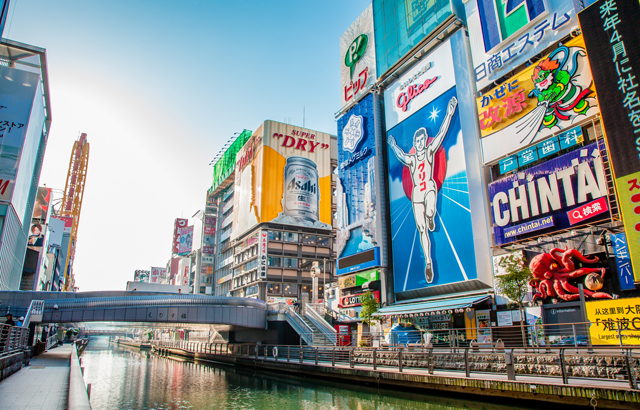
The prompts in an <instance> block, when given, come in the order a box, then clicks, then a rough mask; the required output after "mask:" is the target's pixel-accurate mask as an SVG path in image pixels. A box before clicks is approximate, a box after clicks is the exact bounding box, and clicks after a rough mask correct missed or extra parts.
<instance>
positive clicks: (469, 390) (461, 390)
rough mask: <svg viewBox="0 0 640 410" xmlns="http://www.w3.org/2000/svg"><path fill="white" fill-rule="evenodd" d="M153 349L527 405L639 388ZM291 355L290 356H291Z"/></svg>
mask: <svg viewBox="0 0 640 410" xmlns="http://www.w3.org/2000/svg"><path fill="white" fill-rule="evenodd" d="M153 350H154V352H155V353H157V354H160V355H175V356H181V357H185V358H190V359H191V358H193V359H194V360H200V361H208V362H217V363H224V364H227V365H233V366H238V367H245V368H251V369H255V370H259V371H263V372H266V373H269V372H277V373H278V374H280V375H281V374H289V375H291V376H294V377H298V378H321V379H326V380H331V381H334V382H339V383H340V382H342V383H344V382H347V383H354V382H355V383H361V384H368V385H370V386H371V385H373V386H379V387H383V388H391V389H396V390H397V389H399V388H400V389H407V390H411V391H412V392H416V391H423V392H424V393H430V392H431V393H433V392H434V391H436V392H438V391H439V392H447V393H448V394H466V395H473V396H485V397H497V398H501V399H508V400H527V401H530V402H531V404H532V405H533V406H535V405H536V404H535V402H538V404H539V405H543V403H545V402H546V403H553V404H556V405H558V404H561V405H565V406H586V407H591V406H592V405H593V404H596V405H597V407H598V408H609V409H634V410H635V409H638V408H640V391H638V390H632V389H631V388H628V387H624V384H622V383H619V382H615V381H606V380H604V381H603V380H582V379H572V380H570V381H569V384H562V380H561V379H558V378H554V377H541V376H528V375H518V377H517V380H516V381H511V380H507V377H506V375H504V374H485V373H475V374H471V375H470V377H465V373H464V372H454V371H438V370H436V371H435V372H433V374H430V373H429V371H428V370H420V369H405V370H404V371H403V372H399V371H398V369H397V368H396V369H394V368H388V367H386V368H385V367H381V366H378V367H377V369H376V370H374V369H373V367H372V366H367V365H358V364H356V365H355V366H354V367H353V368H351V367H350V366H349V365H348V364H343V363H340V364H338V363H336V364H335V365H332V364H331V362H328V363H327V362H319V363H318V364H316V363H315V361H314V360H306V359H305V360H303V362H302V363H300V362H299V360H298V358H297V357H296V358H295V359H293V358H291V359H290V361H287V359H286V358H284V359H283V358H279V359H278V360H277V361H276V360H275V359H274V358H271V357H270V358H267V359H266V360H265V359H264V358H262V357H258V358H255V357H253V356H247V355H233V354H212V353H201V352H192V351H188V350H185V349H179V348H175V347H160V346H154V348H153ZM294 360H295V361H294Z"/></svg>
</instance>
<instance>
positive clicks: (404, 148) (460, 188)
mask: <svg viewBox="0 0 640 410" xmlns="http://www.w3.org/2000/svg"><path fill="white" fill-rule="evenodd" d="M456 108H457V96H456V87H455V86H454V87H453V88H451V89H449V91H446V92H445V93H444V94H442V95H440V96H439V97H437V98H436V99H435V100H433V101H432V102H431V103H429V104H427V105H426V106H424V107H422V108H421V109H420V110H418V111H417V112H416V113H415V114H413V115H412V116H410V117H409V118H407V119H405V120H404V121H402V122H401V123H399V124H398V125H396V126H395V127H393V128H391V129H390V130H389V131H388V133H387V140H388V148H389V149H388V152H389V155H388V158H389V195H390V202H391V204H390V207H391V237H392V252H393V268H394V284H395V291H396V293H397V292H403V291H408V290H413V289H420V288H424V287H427V286H436V285H442V284H447V283H454V282H460V281H465V280H470V279H476V278H477V272H476V265H475V254H474V244H473V235H472V231H471V213H470V212H471V211H470V204H469V193H468V192H469V190H468V188H467V171H466V165H465V156H464V148H463V141H462V131H461V128H460V118H459V116H458V115H457V109H456Z"/></svg>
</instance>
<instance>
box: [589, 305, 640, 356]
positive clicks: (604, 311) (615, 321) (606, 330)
mask: <svg viewBox="0 0 640 410" xmlns="http://www.w3.org/2000/svg"><path fill="white" fill-rule="evenodd" d="M586 307H587V318H588V320H589V321H590V322H592V323H593V324H592V325H591V326H589V333H590V334H591V343H592V344H594V345H614V346H619V345H620V338H619V336H618V334H620V336H622V344H623V345H638V344H640V298H628V299H613V300H602V301H594V302H587V303H586ZM618 326H619V330H618Z"/></svg>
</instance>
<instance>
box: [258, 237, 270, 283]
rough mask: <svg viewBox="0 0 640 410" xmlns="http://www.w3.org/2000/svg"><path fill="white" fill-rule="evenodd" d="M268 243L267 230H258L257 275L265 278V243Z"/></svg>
mask: <svg viewBox="0 0 640 410" xmlns="http://www.w3.org/2000/svg"><path fill="white" fill-rule="evenodd" d="M268 243H269V231H267V230H261V231H259V232H258V276H260V278H261V279H266V278H267V244H268Z"/></svg>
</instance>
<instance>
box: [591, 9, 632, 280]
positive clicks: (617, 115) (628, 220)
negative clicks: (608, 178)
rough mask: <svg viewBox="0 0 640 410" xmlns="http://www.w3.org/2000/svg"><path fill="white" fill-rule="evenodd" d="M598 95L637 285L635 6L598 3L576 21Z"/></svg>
mask: <svg viewBox="0 0 640 410" xmlns="http://www.w3.org/2000/svg"><path fill="white" fill-rule="evenodd" d="M578 17H579V18H580V24H581V26H582V33H583V36H584V41H585V44H586V47H587V50H588V51H589V54H590V55H591V56H592V57H593V58H591V70H592V72H593V80H594V82H595V85H596V88H597V90H598V101H599V103H600V111H601V112H602V123H603V125H604V129H605V136H606V139H607V146H608V148H609V156H610V160H611V164H612V166H613V171H614V174H615V178H616V179H615V184H616V187H617V192H618V204H619V206H620V210H621V213H622V219H623V222H624V227H625V231H626V234H627V241H628V244H629V253H630V256H631V263H632V265H633V266H634V276H635V281H636V282H637V281H640V216H639V215H638V214H637V213H635V212H634V210H635V209H636V207H637V206H638V205H639V202H640V138H639V137H640V88H638V79H640V31H639V30H638V22H640V3H639V2H638V1H636V0H608V1H602V0H601V1H599V2H597V3H595V4H593V5H592V6H590V7H589V8H587V9H585V10H584V11H582V12H581V13H580V14H579V16H578Z"/></svg>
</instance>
